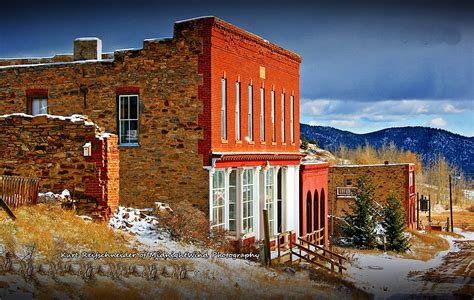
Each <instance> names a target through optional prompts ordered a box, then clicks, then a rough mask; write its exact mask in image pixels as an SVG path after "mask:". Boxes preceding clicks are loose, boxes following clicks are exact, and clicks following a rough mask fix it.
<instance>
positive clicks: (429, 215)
mask: <svg viewBox="0 0 474 300" xmlns="http://www.w3.org/2000/svg"><path fill="white" fill-rule="evenodd" d="M428 222H430V226H431V194H430V195H428Z"/></svg>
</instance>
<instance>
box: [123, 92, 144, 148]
mask: <svg viewBox="0 0 474 300" xmlns="http://www.w3.org/2000/svg"><path fill="white" fill-rule="evenodd" d="M131 97H137V117H136V118H135V119H132V118H130V98H131ZM124 98H127V99H128V104H127V105H128V118H126V119H125V118H124V119H122V99H124ZM118 108H119V109H118V111H119V114H118V128H119V144H120V145H121V146H137V145H139V133H140V131H139V129H140V97H139V96H138V94H126V95H119V101H118ZM122 121H128V122H130V121H137V130H136V131H137V138H136V139H137V141H136V142H130V137H128V140H129V142H125V143H122V131H123V128H122ZM129 124H130V123H129ZM129 126H130V125H129Z"/></svg>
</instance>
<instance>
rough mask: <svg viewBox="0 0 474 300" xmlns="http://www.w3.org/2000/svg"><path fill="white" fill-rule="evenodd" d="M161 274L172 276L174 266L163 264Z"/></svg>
mask: <svg viewBox="0 0 474 300" xmlns="http://www.w3.org/2000/svg"><path fill="white" fill-rule="evenodd" d="M163 274H164V275H166V276H173V274H174V267H173V266H165V267H164V268H163Z"/></svg>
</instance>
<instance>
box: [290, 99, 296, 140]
mask: <svg viewBox="0 0 474 300" xmlns="http://www.w3.org/2000/svg"><path fill="white" fill-rule="evenodd" d="M294 105H295V99H294V96H293V95H291V97H290V142H291V143H292V144H293V143H294V142H295V124H294Z"/></svg>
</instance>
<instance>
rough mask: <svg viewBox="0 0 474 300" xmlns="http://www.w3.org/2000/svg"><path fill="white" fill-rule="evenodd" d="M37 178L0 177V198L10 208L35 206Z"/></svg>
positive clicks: (37, 187) (37, 186)
mask: <svg viewBox="0 0 474 300" xmlns="http://www.w3.org/2000/svg"><path fill="white" fill-rule="evenodd" d="M38 189H39V178H26V177H17V176H7V175H0V198H1V199H3V201H4V202H5V203H6V204H7V205H8V206H10V207H15V208H16V207H18V206H22V205H33V204H36V200H37V199H38Z"/></svg>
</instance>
